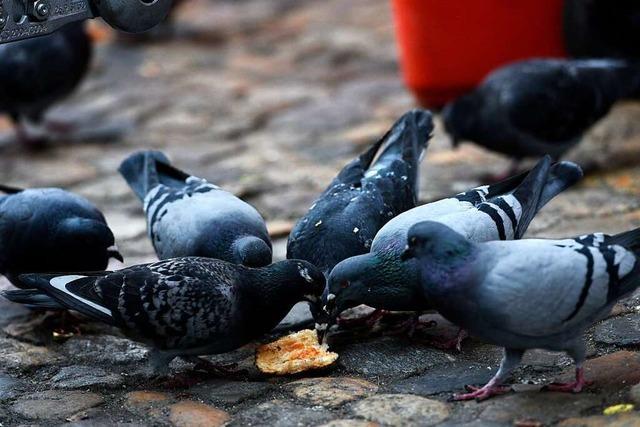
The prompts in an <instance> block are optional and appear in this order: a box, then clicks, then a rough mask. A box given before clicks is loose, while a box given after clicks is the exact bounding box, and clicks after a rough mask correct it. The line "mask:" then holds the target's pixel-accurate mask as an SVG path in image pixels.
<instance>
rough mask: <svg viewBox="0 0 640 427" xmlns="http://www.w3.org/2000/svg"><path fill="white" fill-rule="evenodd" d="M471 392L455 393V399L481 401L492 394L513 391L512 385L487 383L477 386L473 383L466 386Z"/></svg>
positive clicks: (496, 394)
mask: <svg viewBox="0 0 640 427" xmlns="http://www.w3.org/2000/svg"><path fill="white" fill-rule="evenodd" d="M465 388H466V389H467V391H469V393H463V394H454V395H453V400H473V399H475V400H476V401H478V402H480V401H483V400H485V399H488V398H490V397H492V396H499V395H501V394H505V393H509V392H511V391H512V389H511V386H508V385H489V384H487V385H485V386H484V387H476V386H472V385H468V386H465Z"/></svg>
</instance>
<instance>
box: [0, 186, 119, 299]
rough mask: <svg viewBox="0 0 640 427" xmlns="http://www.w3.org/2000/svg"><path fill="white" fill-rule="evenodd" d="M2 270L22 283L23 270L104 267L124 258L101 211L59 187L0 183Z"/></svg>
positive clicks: (56, 270)
mask: <svg viewBox="0 0 640 427" xmlns="http://www.w3.org/2000/svg"><path fill="white" fill-rule="evenodd" d="M0 191H3V192H5V193H7V194H6V195H4V196H0V273H2V274H4V275H5V276H6V277H7V278H8V279H9V280H10V281H11V283H13V284H14V285H15V286H18V287H20V286H22V282H20V281H19V280H18V276H19V275H20V274H23V273H34V272H35V273H37V272H69V271H91V270H104V269H105V268H107V264H108V263H109V258H116V259H117V260H119V261H120V262H122V255H120V253H119V252H118V250H117V248H116V246H115V242H114V237H113V233H112V232H111V230H110V229H109V227H108V226H107V223H106V221H105V219H104V216H103V215H102V213H101V212H100V211H99V210H98V209H97V208H96V207H95V206H94V205H93V204H91V203H90V202H89V201H88V200H87V199H85V198H83V197H80V196H78V195H77V194H73V193H70V192H68V191H64V190H61V189H59V188H34V189H29V190H21V189H17V188H11V187H6V186H0Z"/></svg>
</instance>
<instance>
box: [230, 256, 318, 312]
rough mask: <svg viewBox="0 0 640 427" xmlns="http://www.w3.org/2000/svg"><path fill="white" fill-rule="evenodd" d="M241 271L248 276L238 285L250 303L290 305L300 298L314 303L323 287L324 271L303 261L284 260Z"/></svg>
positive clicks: (267, 305)
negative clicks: (247, 278)
mask: <svg viewBox="0 0 640 427" xmlns="http://www.w3.org/2000/svg"><path fill="white" fill-rule="evenodd" d="M245 271H246V272H247V275H248V276H249V278H250V279H249V280H248V281H246V282H245V283H243V284H242V285H241V286H242V290H243V292H244V293H245V294H246V295H247V298H248V299H249V300H250V301H251V302H252V304H254V305H256V306H258V307H261V308H264V309H269V308H273V307H274V306H279V305H286V306H288V308H291V306H293V304H295V303H297V302H299V301H302V300H307V301H310V302H312V303H316V302H318V301H319V299H320V295H322V292H323V291H324V285H325V278H324V275H323V274H322V272H320V271H319V270H318V269H317V268H315V267H314V266H313V265H312V264H310V263H308V262H306V261H301V260H284V261H280V262H276V263H274V264H271V265H269V266H267V267H263V268H259V269H258V268H255V269H254V268H247V269H245Z"/></svg>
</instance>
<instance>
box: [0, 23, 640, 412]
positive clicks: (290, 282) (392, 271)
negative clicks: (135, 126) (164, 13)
mask: <svg viewBox="0 0 640 427" xmlns="http://www.w3.org/2000/svg"><path fill="white" fill-rule="evenodd" d="M90 57H91V41H90V39H89V36H88V35H87V33H86V31H85V30H84V27H83V24H81V23H75V24H70V25H68V26H67V27H65V28H63V29H62V30H60V31H59V32H57V33H54V34H52V35H49V36H44V37H40V38H35V39H30V40H25V41H21V42H16V43H12V44H5V45H0V81H2V82H3V85H2V87H0V113H6V114H9V115H10V117H11V118H12V119H13V120H14V122H15V124H16V128H17V136H18V140H19V141H21V142H23V143H26V144H34V143H38V142H39V141H40V139H41V138H42V136H43V135H46V133H47V131H48V130H47V129H48V128H47V123H46V121H45V120H44V116H45V113H46V111H47V109H48V108H49V107H50V106H51V105H52V104H53V103H55V102H57V101H58V100H60V99H61V98H63V97H65V96H67V95H68V94H70V93H71V92H72V91H73V90H74V89H75V88H76V86H77V85H78V83H79V82H80V80H81V79H82V77H83V76H84V75H85V73H86V71H87V68H88V66H89V62H90V61H89V60H90ZM638 71H640V70H638V66H637V65H636V64H635V63H632V62H628V61H627V60H624V59H615V60H613V59H611V60H604V59H603V60H555V59H554V60H529V61H521V62H518V63H514V64H512V65H508V66H506V67H503V68H501V69H499V70H497V71H495V72H494V73H492V74H491V75H490V76H489V77H488V78H487V79H486V80H485V81H484V82H483V83H482V84H481V85H480V86H479V87H478V88H477V89H476V90H475V91H473V92H472V93H470V94H468V95H465V96H463V97H461V98H459V99H458V100H456V101H454V102H453V103H451V104H450V105H448V106H447V107H446V108H445V110H444V111H443V116H444V121H445V127H446V129H447V131H448V132H449V133H450V134H451V135H452V138H453V140H454V142H455V143H457V142H458V141H459V140H470V141H473V142H476V143H478V144H481V145H483V146H485V147H487V148H489V149H492V150H496V151H499V152H502V153H504V154H507V155H509V156H511V157H512V158H513V159H514V160H516V161H519V160H520V159H522V158H525V157H535V158H538V159H541V160H539V161H538V163H537V165H536V166H535V167H534V168H533V169H531V170H530V171H528V172H525V173H520V174H515V175H514V176H511V177H508V178H506V176H507V175H511V174H514V173H515V172H514V171H515V168H513V169H512V171H510V173H508V174H505V177H504V178H506V179H503V180H501V181H500V182H497V183H495V184H492V185H487V186H482V187H478V188H474V189H471V190H469V191H467V192H464V193H461V194H458V195H455V196H452V197H450V198H446V199H442V200H439V201H436V202H433V203H428V204H425V205H422V206H417V200H418V197H417V196H418V182H419V179H418V174H419V164H420V161H421V159H422V157H423V155H424V152H425V151H426V149H427V147H428V141H429V139H430V136H431V133H432V131H433V124H432V117H431V114H430V113H429V112H428V111H424V110H413V111H410V112H408V113H406V114H405V115H403V116H402V117H401V118H400V119H399V120H398V121H397V122H396V123H395V124H394V125H393V127H392V128H391V129H390V130H389V131H388V132H387V134H386V135H384V136H383V137H382V138H381V139H380V140H379V141H377V142H376V143H375V144H373V145H372V146H371V147H370V148H369V149H368V150H367V151H366V152H364V153H363V154H361V155H360V156H359V157H358V158H356V159H355V160H353V161H352V162H350V163H349V164H347V165H346V166H345V167H344V168H343V169H342V170H341V171H340V173H339V174H338V175H337V176H336V178H335V179H334V180H333V181H332V182H331V183H330V184H329V186H328V187H327V189H326V190H325V191H324V192H323V193H322V194H321V195H320V196H319V197H318V199H317V200H316V201H315V203H314V204H313V205H312V206H311V207H310V208H309V211H308V212H307V214H306V215H305V216H304V217H303V218H301V219H300V220H299V221H298V222H297V224H296V226H295V227H294V229H293V230H292V232H291V235H290V236H289V241H288V247H287V258H288V259H287V260H285V261H281V262H276V263H272V247H271V242H270V239H269V234H268V232H267V228H266V226H265V222H264V219H263V218H262V216H261V215H260V213H259V212H258V211H257V210H256V209H255V208H253V207H252V206H250V205H249V204H247V203H245V202H244V201H242V200H240V199H238V198H237V197H235V196H234V195H233V194H231V193H229V192H227V191H225V190H223V189H221V188H220V187H218V186H216V185H214V184H211V183H209V182H207V181H206V180H204V179H202V178H198V177H195V176H192V175H189V174H188V173H185V172H183V171H181V170H179V169H177V168H175V167H174V166H172V165H171V163H170V162H169V160H168V159H167V158H166V157H165V156H164V155H163V154H162V153H160V152H157V151H145V152H138V153H135V154H133V155H131V156H130V157H129V158H127V159H125V160H124V162H123V163H122V164H121V166H120V169H119V170H120V173H121V174H122V176H123V177H124V178H125V179H126V181H127V182H128V183H129V185H130V186H131V188H132V190H133V191H134V193H135V194H136V195H137V196H138V197H139V198H140V200H141V201H142V203H143V208H144V212H145V214H146V218H147V225H148V233H149V237H150V239H151V240H152V242H153V246H154V249H155V251H156V253H157V255H158V257H159V259H160V260H161V261H159V262H156V263H152V264H145V265H136V266H132V267H128V268H124V269H121V270H118V271H104V270H105V269H106V268H107V265H108V261H109V259H110V258H116V259H118V260H120V261H123V260H122V256H121V255H120V253H119V252H118V250H117V247H116V246H115V239H114V235H113V233H112V232H111V230H110V229H109V227H108V225H107V223H106V221H105V218H104V216H103V215H102V214H101V213H100V212H99V211H98V209H96V208H95V206H93V205H92V204H91V203H90V202H89V201H88V200H86V199H84V198H82V197H80V196H78V195H75V194H72V193H70V192H67V191H64V190H61V189H56V188H44V189H27V190H22V189H18V188H10V187H6V186H0V190H2V191H3V192H4V193H6V195H4V196H2V197H0V273H2V274H4V275H5V276H6V277H7V278H8V279H9V280H10V281H11V283H12V284H13V285H15V286H16V287H17V288H19V289H14V290H7V291H4V292H2V295H3V296H4V297H5V298H7V299H9V300H11V301H14V302H18V303H22V304H25V305H26V306H28V307H31V308H35V309H47V310H74V311H77V312H80V313H82V314H84V315H85V316H87V317H89V318H91V319H94V320H98V321H102V322H105V323H108V324H110V325H114V326H116V327H119V328H120V329H121V330H122V331H123V332H124V333H125V334H126V335H128V336H130V337H131V338H132V339H135V340H138V341H141V342H144V343H146V344H148V345H149V346H150V347H151V348H152V351H151V352H150V355H149V360H150V368H151V372H152V373H154V374H166V372H167V369H168V365H169V363H170V362H171V361H172V360H173V359H174V358H176V357H181V358H184V359H186V360H188V361H192V362H194V363H195V364H196V365H197V366H198V367H201V368H204V369H211V370H213V371H215V372H221V371H222V370H223V369H222V368H221V367H218V366H215V365H213V364H211V363H209V362H207V361H205V360H204V359H201V358H199V356H201V355H207V354H215V353H224V352H228V351H231V350H233V349H236V348H238V347H240V346H242V345H244V344H246V343H248V342H250V341H252V340H255V339H257V338H259V337H260V336H262V335H264V334H265V333H267V332H269V331H271V330H272V329H273V328H274V327H275V326H276V325H277V324H278V323H279V322H280V321H281V320H282V318H283V317H284V316H285V315H286V314H287V313H288V312H289V310H290V309H291V308H292V306H293V305H294V304H296V303H298V302H300V301H308V302H309V303H310V306H311V310H312V313H313V315H314V317H315V319H316V322H317V329H318V331H319V335H320V336H321V337H322V338H323V339H324V338H326V337H327V336H330V334H331V332H332V326H333V324H335V323H336V321H337V319H338V318H339V316H340V314H341V313H342V312H343V311H344V310H346V309H348V308H351V307H354V306H357V305H360V304H366V305H367V306H370V307H373V308H375V309H378V310H394V311H395V310H397V311H413V312H416V313H417V315H416V317H415V319H414V320H413V321H412V324H411V325H410V327H411V328H415V327H416V325H417V324H418V322H419V320H418V316H419V314H420V313H422V312H425V311H430V310H437V311H438V312H440V313H441V314H442V315H443V316H444V317H446V318H447V319H449V320H451V321H452V322H454V323H456V324H457V325H459V326H460V327H461V328H462V329H463V330H465V331H468V332H469V333H471V334H473V335H476V336H478V337H481V338H482V339H484V340H486V341H488V342H491V343H494V344H496V345H499V346H503V347H504V349H505V353H504V358H503V360H502V363H501V366H500V368H499V371H498V372H497V374H496V375H495V377H494V378H493V379H492V380H491V381H490V382H489V383H488V384H486V385H485V386H484V387H480V388H476V387H470V391H469V392H468V393H465V394H460V395H457V396H456V399H460V400H466V399H474V398H475V399H485V398H488V397H490V396H492V395H495V394H499V393H503V392H505V391H507V390H508V389H509V388H508V387H507V386H505V385H504V384H503V382H504V380H505V379H506V378H507V377H508V375H509V373H510V371H511V370H512V369H513V368H514V367H515V366H516V365H517V364H518V363H519V362H520V360H521V358H522V356H523V353H524V352H525V351H526V350H527V349H530V348H544V349H549V350H555V351H566V352H567V353H568V354H569V355H570V356H571V357H573V359H574V360H575V363H576V379H575V381H573V382H571V383H567V384H551V385H549V386H548V388H550V389H553V390H558V391H569V392H579V391H581V390H582V389H583V387H584V386H585V385H587V384H588V382H587V381H586V380H585V378H584V374H583V368H582V364H583V362H584V360H585V345H584V341H583V333H584V330H585V329H586V328H588V327H589V326H590V325H592V324H593V323H594V322H596V321H598V320H599V319H601V318H602V317H603V316H605V315H606V314H607V313H608V312H609V311H610V309H611V307H612V306H613V304H615V302H616V301H617V300H618V299H619V298H621V297H623V296H625V295H627V294H629V293H630V292H632V291H633V290H634V289H636V288H637V287H638V286H640V262H639V261H640V260H639V259H638V257H639V256H640V229H638V230H631V231H628V232H626V233H622V234H618V235H615V236H608V235H603V234H601V233H595V234H590V235H585V236H580V237H575V238H567V239H562V240H543V239H523V236H524V235H525V233H526V230H527V228H528V226H529V224H530V222H531V221H532V219H533V218H534V216H535V215H536V213H537V212H538V211H539V210H540V209H542V208H543V207H544V205H545V204H546V203H548V202H549V201H550V200H551V199H553V198H554V197H555V196H557V195H558V194H560V193H561V192H562V191H564V190H565V189H567V188H569V187H571V186H572V185H573V184H575V183H576V182H577V181H579V180H580V179H581V177H582V170H581V168H580V167H579V166H577V165H576V164H574V163H571V162H561V161H559V160H560V158H561V156H562V155H563V154H564V153H565V152H566V151H567V150H568V149H570V148H571V147H572V146H574V145H575V144H576V143H577V142H579V141H580V139H581V137H582V135H583V134H584V133H585V132H586V131H587V130H588V129H589V128H590V127H591V126H592V125H593V124H595V123H596V122H597V121H598V120H600V119H601V118H602V117H604V116H605V115H606V114H607V113H608V111H609V110H610V108H611V107H612V106H613V105H614V104H615V103H616V102H618V101H619V100H622V99H625V98H637V97H638V96H639V95H640V72H638ZM34 125H35V126H34ZM34 127H37V128H38V129H37V131H34ZM547 154H550V155H551V156H548V155H547ZM52 272H59V273H58V274H52ZM541 307H544V310H541Z"/></svg>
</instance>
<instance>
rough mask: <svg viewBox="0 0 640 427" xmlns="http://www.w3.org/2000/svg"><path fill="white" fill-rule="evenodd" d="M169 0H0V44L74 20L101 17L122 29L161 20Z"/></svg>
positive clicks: (146, 27) (139, 29) (133, 30)
mask: <svg viewBox="0 0 640 427" xmlns="http://www.w3.org/2000/svg"><path fill="white" fill-rule="evenodd" d="M171 3H172V0H0V44H2V43H8V42H13V41H17V40H22V39H28V38H32V37H38V36H43V35H45V34H50V33H52V32H54V31H56V30H57V29H59V28H60V27H62V26H64V25H66V24H69V23H70V22H74V21H83V20H85V19H91V18H95V17H98V16H101V17H102V18H103V19H104V21H105V22H106V23H107V24H109V25H110V26H112V27H114V28H116V29H118V30H121V31H126V32H131V33H137V32H142V31H146V30H149V29H151V28H153V27H154V26H156V25H157V24H159V23H160V22H162V21H163V20H164V19H165V18H166V16H167V14H168V13H169V10H170V8H171Z"/></svg>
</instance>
